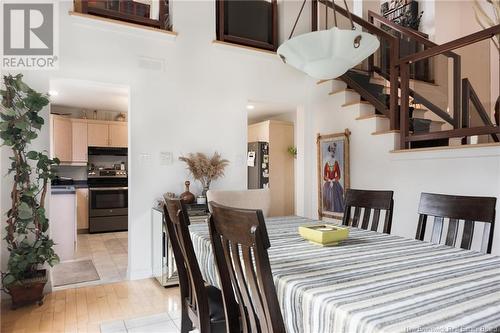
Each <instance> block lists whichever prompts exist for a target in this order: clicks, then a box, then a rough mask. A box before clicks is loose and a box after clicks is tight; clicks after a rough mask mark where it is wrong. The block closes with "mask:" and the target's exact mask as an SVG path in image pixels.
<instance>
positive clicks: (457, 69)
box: [368, 10, 461, 128]
mask: <svg viewBox="0 0 500 333" xmlns="http://www.w3.org/2000/svg"><path fill="white" fill-rule="evenodd" d="M368 19H369V21H370V22H371V23H375V21H378V22H379V23H380V24H383V25H385V26H387V27H389V28H391V29H392V30H394V31H396V32H398V33H400V34H401V35H402V36H404V37H407V38H410V39H412V40H415V41H417V42H418V43H421V44H422V45H424V47H425V48H426V49H430V48H433V47H436V46H438V44H436V43H434V42H433V41H431V40H429V39H427V38H425V37H424V36H422V35H421V34H420V33H418V32H416V31H414V30H412V29H409V28H406V27H403V26H400V25H399V24H396V23H394V22H392V21H391V20H388V19H387V18H385V17H383V16H381V15H379V14H377V13H375V12H373V11H371V10H369V11H368ZM442 55H444V56H446V57H448V58H450V59H452V61H453V74H452V75H453V82H452V84H453V96H454V99H453V118H454V119H455V121H453V122H450V121H449V119H448V117H446V115H447V113H446V112H445V111H443V110H441V109H440V108H438V107H437V106H435V105H434V104H432V103H431V102H429V104H427V105H426V103H421V104H424V105H426V106H427V107H428V108H429V110H431V111H432V112H434V113H435V114H437V115H438V116H439V117H441V118H443V117H442V116H443V113H446V115H445V116H444V118H443V119H444V120H445V121H447V122H449V123H450V124H451V125H453V128H460V120H459V119H460V111H461V110H460V88H461V87H460V85H461V82H460V81H461V58H460V55H458V54H457V53H455V52H453V51H448V52H444V53H442ZM398 57H399V54H398ZM371 63H373V60H371ZM374 70H375V71H377V72H380V73H379V74H383V73H382V69H377V68H374ZM412 94H413V92H411V93H410V96H412ZM412 97H414V96H412ZM421 97H423V96H421ZM422 101H423V102H425V101H427V100H426V99H425V98H422Z"/></svg>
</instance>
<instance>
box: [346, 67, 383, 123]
mask: <svg viewBox="0 0 500 333" xmlns="http://www.w3.org/2000/svg"><path fill="white" fill-rule="evenodd" d="M341 79H342V80H343V81H344V82H345V83H347V85H348V86H349V87H351V88H353V89H354V90H356V91H357V92H358V94H359V95H360V96H361V97H362V98H363V99H365V100H367V101H368V102H370V103H371V104H372V105H373V106H374V107H375V109H376V110H378V111H379V112H381V113H382V114H383V115H385V116H386V117H387V118H390V117H391V114H390V111H389V109H387V105H385V104H384V103H382V102H381V101H380V100H378V99H377V98H375V97H374V96H373V95H372V94H370V93H369V92H368V91H367V90H366V89H365V88H364V87H363V86H362V85H360V84H359V83H357V82H356V81H355V80H354V79H352V78H351V77H350V76H349V71H348V72H347V73H345V74H344V75H342V76H341Z"/></svg>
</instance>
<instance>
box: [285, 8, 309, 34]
mask: <svg viewBox="0 0 500 333" xmlns="http://www.w3.org/2000/svg"><path fill="white" fill-rule="evenodd" d="M305 4H306V0H304V1H303V2H302V6H301V7H300V11H299V15H297V18H296V19H295V23H294V24H293V28H292V31H291V32H290V36H288V39H290V38H292V36H293V33H294V31H295V28H296V27H297V23H298V22H299V18H300V15H302V11H303V10H304V6H305Z"/></svg>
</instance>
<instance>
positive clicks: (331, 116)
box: [297, 83, 500, 254]
mask: <svg viewBox="0 0 500 333" xmlns="http://www.w3.org/2000/svg"><path fill="white" fill-rule="evenodd" d="M334 85H336V87H335V88H333V90H336V89H339V88H340V87H341V84H340V83H334ZM310 89H311V90H310V91H311V97H310V103H309V104H308V105H307V107H306V110H305V113H306V114H309V116H310V117H311V119H312V121H310V122H305V121H304V122H303V123H304V124H305V125H304V126H300V125H298V126H297V130H300V131H303V132H304V137H305V145H306V149H305V151H306V157H305V158H304V160H306V161H309V162H308V163H309V164H308V165H307V166H306V167H305V170H306V171H305V175H304V176H305V180H304V186H303V188H304V190H305V193H304V198H305V201H306V202H305V204H304V205H305V208H304V210H305V215H307V216H311V217H317V207H318V203H317V199H318V194H317V188H318V186H317V165H316V153H315V152H316V142H315V138H316V134H317V133H321V134H331V133H338V132H343V131H344V129H346V128H349V129H350V131H351V132H352V135H351V147H350V152H351V155H350V160H351V169H350V171H351V178H350V180H351V187H352V188H361V189H380V190H384V189H385V190H394V200H395V207H394V219H393V227H392V233H393V234H396V235H400V236H404V237H409V238H413V237H415V231H416V225H417V219H418V216H417V213H416V212H417V207H418V202H419V197H420V193H421V192H424V191H426V192H437V193H449V194H457V195H479V196H495V197H499V195H500V147H498V146H496V147H490V148H468V149H454V150H447V151H443V150H439V151H433V152H429V151H428V152H419V153H417V152H412V153H390V151H391V150H393V149H394V143H395V141H397V140H395V138H396V135H395V134H386V135H376V136H374V135H371V133H372V132H373V131H374V130H375V126H374V120H373V119H371V120H355V118H356V117H358V116H359V114H358V111H357V109H356V107H351V108H348V109H346V108H342V107H341V105H342V104H343V103H344V101H343V100H342V98H343V96H342V94H336V95H333V96H328V95H327V93H328V91H330V90H331V89H332V88H331V86H329V85H328V84H324V85H322V86H320V87H318V86H316V85H314V84H312V85H311V88H310ZM299 152H300V150H299ZM300 158H303V157H299V159H300ZM497 211H500V205H497ZM497 220H498V219H497ZM493 252H494V253H496V254H500V230H498V228H497V230H496V231H495V239H494V247H493Z"/></svg>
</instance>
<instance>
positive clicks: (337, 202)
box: [323, 142, 344, 213]
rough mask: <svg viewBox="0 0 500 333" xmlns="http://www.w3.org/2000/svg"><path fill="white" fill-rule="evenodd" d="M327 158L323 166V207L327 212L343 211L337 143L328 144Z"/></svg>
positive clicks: (342, 192) (342, 191) (342, 190)
mask: <svg viewBox="0 0 500 333" xmlns="http://www.w3.org/2000/svg"><path fill="white" fill-rule="evenodd" d="M327 150H328V153H329V155H328V159H327V161H326V162H325V167H324V168H323V180H324V181H325V183H324V184H323V209H324V210H326V211H329V212H334V213H342V212H343V211H344V189H343V188H342V185H341V183H340V182H339V181H340V179H341V178H342V175H341V172H340V166H339V161H338V160H337V158H336V152H337V143H336V142H333V143H330V144H328V148H327Z"/></svg>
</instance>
